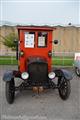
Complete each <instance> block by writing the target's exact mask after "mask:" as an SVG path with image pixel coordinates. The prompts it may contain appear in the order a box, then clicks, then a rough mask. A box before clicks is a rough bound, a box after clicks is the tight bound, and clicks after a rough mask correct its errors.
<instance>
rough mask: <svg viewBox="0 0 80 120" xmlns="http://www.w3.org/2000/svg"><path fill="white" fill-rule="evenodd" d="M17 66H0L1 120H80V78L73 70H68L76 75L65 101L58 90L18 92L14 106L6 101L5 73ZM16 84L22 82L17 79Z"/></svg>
mask: <svg viewBox="0 0 80 120" xmlns="http://www.w3.org/2000/svg"><path fill="white" fill-rule="evenodd" d="M15 69H17V66H8V65H6V66H5V65H3V66H2V65H0V93H1V94H0V105H1V106H0V113H1V120H80V78H79V77H78V76H77V75H76V74H75V72H74V69H73V68H66V69H68V70H69V71H71V72H72V73H73V74H74V77H73V79H72V80H71V94H70V97H69V98H68V99H67V100H66V101H63V100H62V99H61V98H60V97H59V94H58V90H56V89H55V90H53V89H48V90H45V92H43V93H41V94H39V95H38V94H37V93H34V92H33V91H31V90H27V91H21V92H19V91H18V92H16V94H15V101H14V103H13V104H12V105H10V104H8V103H7V101H6V99H5V82H3V80H2V77H3V74H4V72H5V71H8V70H15ZM15 81H16V84H19V83H20V82H21V80H20V79H16V80H15Z"/></svg>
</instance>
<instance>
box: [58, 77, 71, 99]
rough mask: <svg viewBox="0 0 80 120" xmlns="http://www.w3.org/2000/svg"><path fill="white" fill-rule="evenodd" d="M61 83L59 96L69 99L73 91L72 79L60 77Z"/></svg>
mask: <svg viewBox="0 0 80 120" xmlns="http://www.w3.org/2000/svg"><path fill="white" fill-rule="evenodd" d="M59 85H60V86H59V89H58V91H59V96H60V97H61V99H63V100H67V99H68V98H69V95H70V92H71V85H70V80H66V79H65V78H64V77H62V78H61V79H59Z"/></svg>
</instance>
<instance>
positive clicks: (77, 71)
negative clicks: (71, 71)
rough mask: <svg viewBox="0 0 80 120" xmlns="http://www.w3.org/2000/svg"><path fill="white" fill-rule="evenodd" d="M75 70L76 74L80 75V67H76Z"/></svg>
mask: <svg viewBox="0 0 80 120" xmlns="http://www.w3.org/2000/svg"><path fill="white" fill-rule="evenodd" d="M75 71H76V74H77V75H78V76H80V70H79V68H75Z"/></svg>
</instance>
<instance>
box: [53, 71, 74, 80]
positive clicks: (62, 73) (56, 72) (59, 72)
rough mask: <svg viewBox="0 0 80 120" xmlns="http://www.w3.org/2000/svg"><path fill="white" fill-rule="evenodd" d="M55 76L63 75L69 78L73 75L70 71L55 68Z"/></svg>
mask: <svg viewBox="0 0 80 120" xmlns="http://www.w3.org/2000/svg"><path fill="white" fill-rule="evenodd" d="M54 72H55V74H56V77H65V79H66V80H71V79H72V78H73V75H72V73H71V72H70V71H68V70H65V69H57V70H54Z"/></svg>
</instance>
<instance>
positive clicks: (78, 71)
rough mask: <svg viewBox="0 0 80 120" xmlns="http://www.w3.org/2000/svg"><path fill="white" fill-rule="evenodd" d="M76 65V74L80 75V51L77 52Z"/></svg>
mask: <svg viewBox="0 0 80 120" xmlns="http://www.w3.org/2000/svg"><path fill="white" fill-rule="evenodd" d="M74 67H75V72H76V74H77V75H78V76H79V77H80V53H75V58H74Z"/></svg>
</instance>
